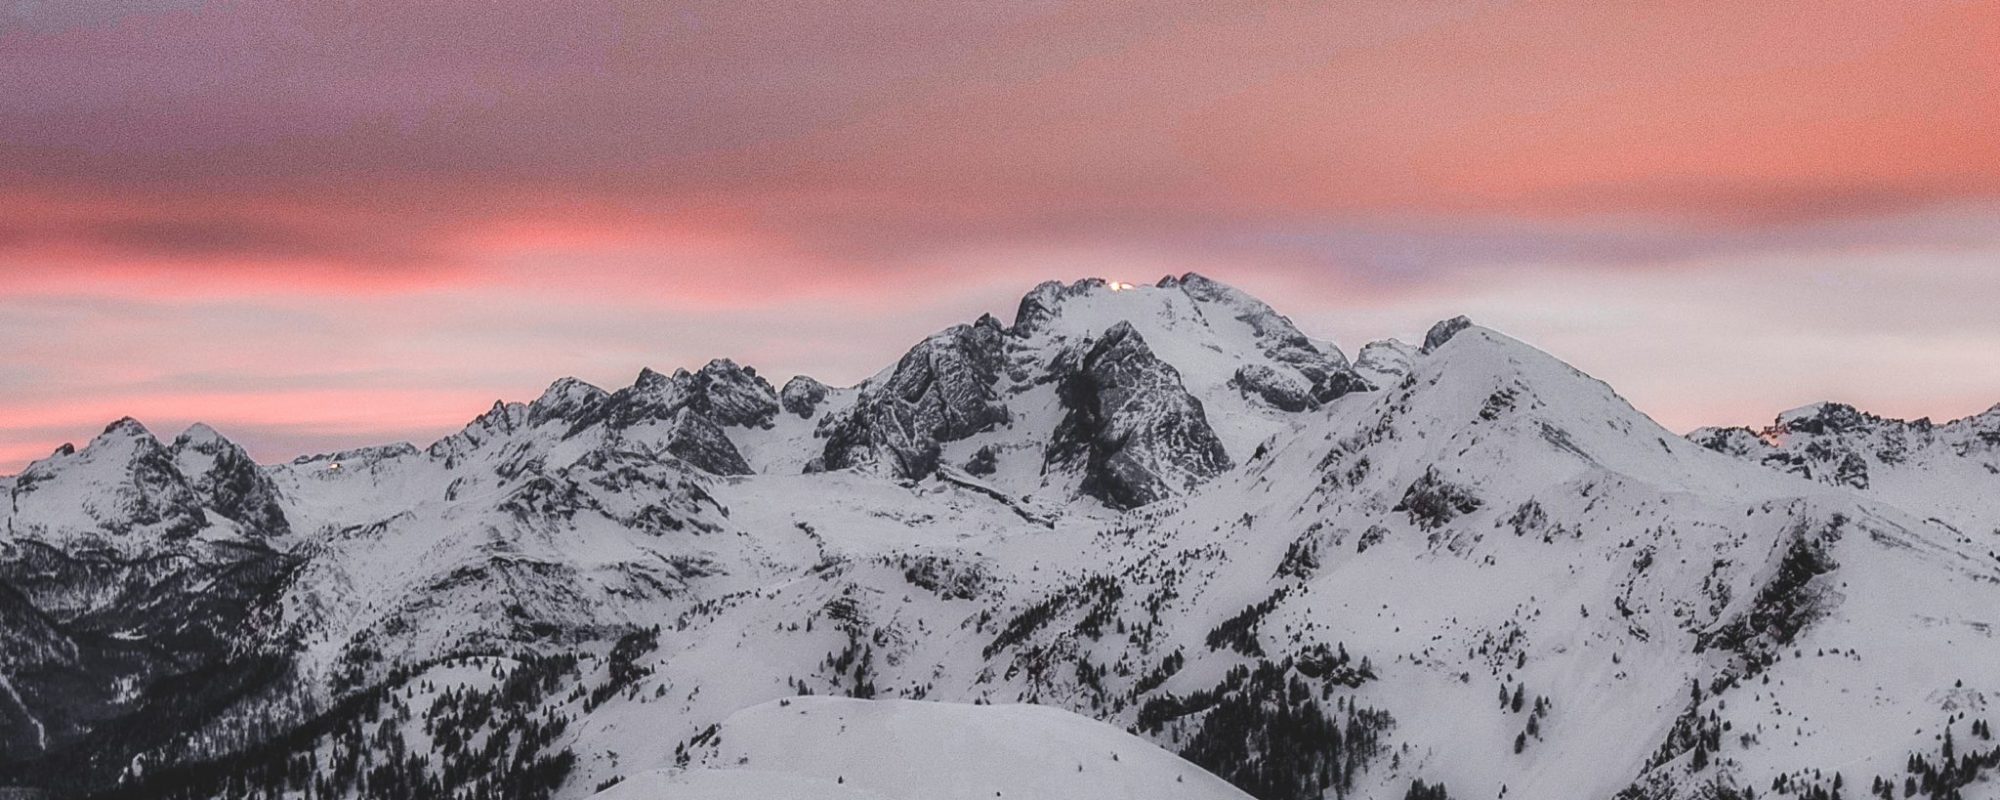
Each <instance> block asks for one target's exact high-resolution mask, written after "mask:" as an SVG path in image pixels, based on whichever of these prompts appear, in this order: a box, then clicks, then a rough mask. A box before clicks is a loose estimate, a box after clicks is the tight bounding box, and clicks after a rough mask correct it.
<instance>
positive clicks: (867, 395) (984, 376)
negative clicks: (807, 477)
mask: <svg viewBox="0 0 2000 800" xmlns="http://www.w3.org/2000/svg"><path fill="white" fill-rule="evenodd" d="M1005 335H1006V334H1005V333H1004V332H1003V331H1002V330H1001V328H1000V323H999V321H998V320H995V319H993V318H992V317H991V316H985V317H981V318H980V319H979V321H978V322H975V323H973V324H971V325H954V326H952V327H950V328H947V329H945V330H943V331H940V332H938V333H936V334H932V335H931V336H930V337H928V338H926V339H924V340H923V341H922V342H919V343H918V344H917V346H915V347H912V348H910V351H909V352H908V353H905V354H903V357H902V358H901V359H899V360H898V361H897V362H896V366H895V369H894V370H893V371H891V372H890V373H889V376H888V377H887V378H885V379H883V380H881V381H879V382H875V383H872V384H870V385H868V386H867V387H866V388H865V389H863V391H862V394H861V397H860V398H859V399H857V400H856V402H855V404H854V406H852V407H850V408H849V409H847V410H846V411H845V412H844V413H841V414H835V415H830V416H828V417H827V418H825V419H823V420H821V421H820V428H819V435H820V436H821V437H822V438H824V439H825V440H826V446H825V447H824V449H823V450H822V451H821V453H820V455H819V456H818V457H816V458H814V459H813V462H812V463H811V464H810V465H809V466H808V469H809V470H811V471H821V470H836V469H846V468H848V467H855V466H862V465H868V464H883V465H888V466H889V467H890V468H891V470H892V471H893V472H894V473H895V474H897V475H899V476H901V477H906V478H920V477H924V476H926V475H929V474H930V472H931V471H932V470H934V469H936V467H937V451H938V445H939V443H941V442H950V441H957V440H959V439H963V438H965V437H967V436H971V435H973V434H975V433H979V432H981V431H985V430H989V429H991V428H993V426H995V425H999V424H1001V423H1003V422H1006V421H1007V420H1008V418H1009V413H1008V410H1007V407H1006V406H1005V405H1004V404H1002V403H1001V402H1000V398H999V396H998V394H996V391H995V387H994V385H995V383H997V382H998V381H999V379H1000V372H1001V369H1002V367H1004V366H1005V362H1006V348H1005V343H1004V341H1003V338H1004V337H1005Z"/></svg>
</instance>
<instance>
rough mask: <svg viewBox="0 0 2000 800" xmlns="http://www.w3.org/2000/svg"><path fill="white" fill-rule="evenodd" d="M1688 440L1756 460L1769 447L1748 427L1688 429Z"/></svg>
mask: <svg viewBox="0 0 2000 800" xmlns="http://www.w3.org/2000/svg"><path fill="white" fill-rule="evenodd" d="M1687 438H1688V441H1690V442H1694V443H1695V444H1698V445H1701V446H1702V447H1706V448H1708V449H1710V450H1714V451H1715V452H1718V453H1721V454H1723V455H1727V456H1736V457H1737V458H1748V459H1750V460H1753V461H1755V460H1758V459H1761V458H1763V457H1764V456H1765V455H1766V454H1767V453H1768V452H1769V451H1770V449H1771V446H1770V445H1769V444H1766V443H1765V442H1764V440H1762V439H1759V438H1757V434H1756V432H1755V431H1752V430H1750V429H1749V428H1698V429H1696V430H1693V431H1689V432H1688V435H1687Z"/></svg>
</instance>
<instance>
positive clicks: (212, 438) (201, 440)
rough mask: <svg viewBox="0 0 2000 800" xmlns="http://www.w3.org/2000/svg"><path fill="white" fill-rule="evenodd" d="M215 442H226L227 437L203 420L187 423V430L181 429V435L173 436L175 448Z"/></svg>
mask: <svg viewBox="0 0 2000 800" xmlns="http://www.w3.org/2000/svg"><path fill="white" fill-rule="evenodd" d="M215 443H222V444H228V443H229V439H228V438H226V437H224V436H223V435H222V434H221V433H219V432H217V431H216V430H215V429H214V428H211V427H209V426H208V424H207V423H205V422H197V423H195V424H193V425H189V426H188V427H187V430H184V431H181V435H179V436H176V437H174V446H175V447H176V448H180V447H189V446H196V447H198V446H203V445H209V444H215Z"/></svg>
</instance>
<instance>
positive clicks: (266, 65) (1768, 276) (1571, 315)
mask: <svg viewBox="0 0 2000 800" xmlns="http://www.w3.org/2000/svg"><path fill="white" fill-rule="evenodd" d="M1996 41H2000V7H1996V6H1994V5H1991V4H1984V3H1957V2H1939V3H1886V2H1847V3H1821V4H1812V5H1809V6H1800V5H1788V4H1741V3H1715V4H1709V3H1688V4H1671V5H1661V4H1652V5H1633V4H1601V3H1537V4H1516V3H1432V4H1411V3H1401V2H1342V3H1325V4H1215V3H1146V4H1138V3H1120V2H1084V3H1057V2H1039V1H1031V2H1022V3H1005V4H993V3H975V2H932V3H858V4H852V3H851V4H794V3H779V2H731V3H722V2H712V3H711V2H677V3H653V2H646V3H638V2H586V3H579V4H567V5H549V4H536V3H523V2H516V0H501V1H500V2H455V1H450V2H436V3H419V4H410V3H391V2H386V1H385V0H353V1H352V2H343V3H320V4H293V3H266V2H244V1H243V0H212V1H208V2H202V1H198V0H111V1H110V2H104V3H88V4H76V3H52V2H42V1H41V0H28V2H19V3H13V4H11V5H8V6H7V7H6V8H4V9H0V97H6V98H8V102H7V103H4V104H0V334H4V335H5V341H6V342H7V343H8V345H9V346H8V348H7V349H6V351H5V352H0V471H6V470H9V469H11V467H12V466H18V464H19V463H20V462H21V460H22V459H23V458H25V457H26V456H22V455H19V454H21V453H29V452H31V451H32V453H33V454H39V453H40V452H42V451H45V450H46V449H47V448H48V447H49V446H53V444H54V443H55V440H57V439H61V438H79V437H83V436H86V435H87V434H88V433H89V432H90V431H91V430H93V429H94V428H95V427H97V426H100V425H101V424H102V422H103V421H104V420H101V419H97V418H96V417H98V416H104V415H106V414H110V415H112V416H116V415H117V414H124V413H133V414H139V415H141V416H142V417H147V415H148V414H150V415H151V417H158V418H160V420H161V422H162V424H164V423H166V422H172V423H175V424H178V423H179V422H181V421H185V420H191V419H193V418H196V417H200V418H204V419H207V420H208V421H210V422H213V423H215V424H217V425H218V426H219V427H221V428H222V429H223V430H225V431H226V432H230V433H233V434H237V435H242V436H246V438H247V439H248V440H250V441H252V443H253V444H256V445H257V446H258V450H257V452H258V454H259V455H260V456H264V457H288V456H290V455H292V454H294V453H296V452H297V451H299V450H300V449H312V448H318V447H323V446H325V445H327V444H329V443H334V442H344V443H347V444H363V443H369V442H372V441H375V440H377V439H384V438H400V437H403V436H406V435H413V434H415V433H422V432H430V433H431V434H434V433H442V432H443V431H444V430H445V429H447V428H449V427H450V423H452V422H454V421H456V420H458V419H460V418H463V417H467V416H470V415H471V414H473V413H476V412H477V411H478V410H479V408H481V407H482V406H483V405H484V403H486V402H488V401H490V400H491V399H492V397H493V396H503V397H527V396H531V395H532V394H533V393H535V392H536V391H538V389H539V387H540V385H541V384H542V383H545V382H546V381H547V380H548V379H551V378H554V377H557V376H559V375H563V374H570V373H576V374H580V375H582V376H583V377H585V378H587V379H590V380H594V381H599V382H604V383H610V384H616V383H620V382H623V381H627V380H629V378H630V374H631V373H633V372H636V370H637V368H638V367H639V366H641V365H647V364H650V365H653V366H656V367H671V366H680V365H693V364H698V363H700V361H702V360H705V359H707V358H709V357H713V356H718V355H731V356H735V357H737V358H739V359H742V360H745V361H750V362H752V363H759V364H763V365H766V369H767V370H768V371H771V372H773V373H781V374H789V373H790V372H793V371H797V372H813V373H816V374H820V375H822V376H823V377H826V378H829V379H831V380H835V381H849V380H855V379H858V378H860V377H861V376H863V375H865V374H866V373H867V372H869V371H872V370H873V369H874V368H876V367H878V366H880V365H882V364H884V363H887V362H888V361H889V360H890V359H893V358H894V357H895V356H896V354H897V353H898V352H900V349H901V348H902V347H903V346H904V345H906V344H907V343H908V342H910V341H913V340H914V339H916V338H917V337H919V336H921V335H923V334H924V333H926V332H928V331H929V330H931V329H934V328H936V327H939V326H942V325H944V324H948V323H950V322H953V321H957V320H961V319H966V318H969V317H970V316H972V315H975V314H977V313H979V312H981V311H994V312H996V313H1000V314H1001V315H1002V316H1003V317H1004V316H1007V314H1008V313H1010V312H1011V306H1012V302H1013V300H1014V298H1016V297H1018V295H1019V294H1020V293H1021V292H1022V291H1024V290H1025V289H1026V288H1027V287H1028V286H1030V285H1032V284H1033V283H1034V282H1036V281H1039V280H1042V279H1045V278H1049V277H1071V278H1073V277H1080V276H1083V275H1091V274H1102V275H1109V276H1114V277H1122V278H1126V279H1137V280H1144V279H1150V278H1152V277H1154V276H1156V275H1157V274H1161V273H1165V272H1179V271H1185V270H1189V269H1194V270H1199V271H1203V272H1206V273H1210V274H1214V275H1216V276H1218V277H1221V278H1223V279H1225V280H1231V281H1235V282H1238V283H1241V284H1243V285H1245V286H1246V287H1247V288H1250V289H1252V290H1259V291H1262V292H1263V293H1265V294H1267V295H1269V296H1270V298H1271V299H1272V300H1273V301H1274V302H1276V303H1277V304H1278V305H1279V306H1280V307H1281V308H1283V309H1284V310H1287V311H1291V312H1294V313H1295V315H1297V316H1300V317H1302V318H1304V319H1309V320H1311V321H1313V322H1314V323H1316V324H1317V328H1318V330H1320V331H1323V332H1326V333H1329V334H1337V335H1338V336H1339V337H1340V339H1341V341H1342V343H1343V344H1345V345H1347V346H1349V348H1350V349H1351V348H1352V347H1354V346H1357V345H1358V344H1359V343H1360V341H1359V340H1360V339H1364V338H1372V337H1374V336H1380V335H1389V334H1401V335H1411V334H1414V333H1417V332H1420V330H1421V326H1422V324H1423V323H1425V322H1427V321H1428V320H1427V319H1423V317H1425V316H1443V315H1445V314H1448V313H1457V312H1458V311H1472V312H1474V313H1476V314H1478V315H1480V316H1482V317H1487V318H1489V319H1491V320H1492V321H1493V322H1495V323H1496V324H1499V325H1500V326H1501V327H1503V328H1504V329H1507V330H1509V331H1510V332H1513V333H1516V334H1517V335H1520V336H1522V337H1523V338H1527V339H1529V340H1531V341H1536V342H1538V343H1541V344H1544V345H1546V346H1547V347H1548V348H1549V349H1551V350H1552V351H1554V352H1556V353H1557V354H1559V355H1563V356H1565V357H1569V358H1572V359H1574V360H1577V361H1578V363H1579V364H1580V365H1582V366H1585V367H1586V368H1588V369H1592V370H1593V371H1597V372H1599V373H1600V374H1602V375H1603V376H1604V377H1606V378H1607V379H1611V380H1612V381H1613V383H1614V384H1617V385H1619V386H1621V388H1622V387H1632V388H1631V389H1630V391H1631V393H1632V396H1633V397H1634V398H1635V399H1636V400H1639V401H1641V402H1640V405H1641V406H1642V407H1643V408H1646V409H1647V410H1649V411H1653V412H1654V413H1656V414H1659V415H1660V416H1661V417H1662V418H1663V419H1667V420H1668V421H1670V422H1672V423H1674V424H1676V425H1683V426H1685V425H1688V424H1693V423H1695V422H1698V421H1708V420H1714V419H1718V418H1724V417H1726V418H1727V419H1726V420H1724V421H1750V420H1753V419H1756V418H1759V417H1761V416H1763V415H1766V414H1768V412H1770V411H1772V410H1775V409H1774V408H1770V407H1769V406H1770V405H1772V404H1773V403H1776V402H1789V401H1788V400H1787V398H1792V397H1794V396H1795V395H1798V394H1801V393H1802V392H1803V391H1804V390H1805V389H1806V388H1811V389H1814V390H1819V391H1822V392H1828V393H1831V392H1833V391H1834V390H1836V389H1838V390H1840V391H1842V392H1845V393H1848V394H1851V395H1852V396H1853V397H1855V399H1857V400H1863V401H1872V402H1873V403H1874V404H1875V405H1876V407H1878V408H1880V409H1881V410H1884V411H1889V412H1893V413H1905V414H1912V415H1914V414H1918V413H1929V414H1935V415H1940V416H1942V415H1947V414H1950V413H1956V412H1958V411H1963V410H1966V407H1967V406H1968V405H1969V404H1971V403H1973V402H1975V400H1974V398H1977V397H1978V396H1980V395H1981V394H1984V395H1989V396H1991V399H1992V400H2000V363H1996V362H1997V361H2000V359H1996V358H1994V357H1992V356H1985V357H1982V355H1983V354H1984V353H1995V352H2000V332H1995V331H1993V330H1992V328H1991V326H1990V325H1987V324H1984V323H1982V322H1981V318H1980V317H1978V316H1977V314H1978V313H1979V312H1978V310H1977V309H1976V308H1972V307H1968V306H1967V305H1966V301H1965V300H1964V298H1967V297H1977V296H1980V295H1979V292H1986V294H1985V295H1983V296H1984V297H1988V298H1990V297H1993V296H1996V295H1995V294H1994V292H1995V291H1996V290H1997V289H2000V287H1994V286H1993V285H1992V284H1991V281H1990V280H1989V279H1988V278H1987V277H1986V275H1987V273H1989V272H1991V271H1992V270H1990V269H1988V268H1985V267H1984V266H1982V265H1987V264H1991V263H1992V262H1991V261H1990V260H1982V259H1990V257H1991V256H1992V255H1993V254H1995V253H1996V252H2000V211H1996V209H2000V125H1996V124H1995V123H1996V122H2000V52H1996V50H1995V45H1994V42H1996ZM1632 298H1642V299H1643V301H1639V300H1634V299H1632ZM1746 298H1747V299H1746ZM1822 309H1824V310H1826V311H1825V313H1824V314H1821V312H1820V311H1819V310H1822ZM1836 310H1837V311H1836ZM1800 315H1806V316H1804V317H1801V316H1800ZM1814 315H1818V316H1814ZM1774 326H1792V327H1788V328H1784V327H1774ZM1309 327H1310V326H1309ZM1787 337H1789V338H1787ZM1814 337H1819V338H1814ZM1675 340H1679V341H1682V342H1684V343H1685V348H1686V350H1688V351H1695V350H1697V349H1698V348H1714V349H1719V350H1722V351H1725V352H1724V353H1723V354H1721V355H1718V356H1714V357H1713V360H1710V361H1708V362H1706V363H1703V362H1702V361H1701V360H1700V359H1698V358H1696V357H1693V356H1678V355H1677V356H1673V357H1668V356H1667V355H1659V354H1656V355H1657V357H1649V358H1646V359H1643V362H1644V363H1635V360H1634V359H1624V360H1621V359H1620V358H1618V357H1617V356H1616V355H1615V353H1616V352H1618V350H1617V349H1616V347H1614V345H1616V346H1618V347H1627V348H1630V349H1629V350H1628V351H1626V352H1641V351H1644V350H1645V349H1646V348H1649V347H1663V345H1660V344H1658V343H1661V342H1668V341H1675ZM1752 341H1754V342H1757V343H1758V345H1757V346H1760V347H1772V348H1781V349H1782V350H1783V352H1785V353H1786V354H1787V357H1788V359H1790V360H1788V361H1786V362H1784V363H1783V364H1782V365H1780V366H1774V367H1769V368H1767V369H1764V370H1758V369H1754V368H1750V367H1746V366H1728V364H1730V363H1733V362H1729V361H1728V358H1729V357H1730V356H1729V354H1728V353H1727V352H1726V351H1728V350H1729V349H1730V348H1732V347H1740V346H1745V345H1743V344H1742V343H1744V342H1752ZM1982 348H1985V349H1983V350H1982ZM1676 352H1678V351H1676ZM1940 359H1954V360H1955V361H1954V362H1953V363H1954V364H1955V365H1956V366H1955V367H1954V368H1953V369H1950V370H1947V371H1948V372H1949V375H1946V376H1941V377H1940V376H1933V377H1932V378H1930V379H1925V378H1924V377H1923V376H1921V375H1918V374H1914V373H1913V371H1914V370H1916V369H1917V368H1918V366H1921V367H1923V368H1925V369H1930V368H1934V367H1936V368H1942V366H1943V364H1942V362H1941V361H1940ZM1773 363H1775V362H1773ZM1870 382H1873V383H1870ZM1864 385H1868V386H1874V387H1876V388H1865V389H1864V388H1862V387H1863V386H1864ZM1648 387H1652V388H1648ZM1680 387H1685V388H1687V389H1688V391H1687V392H1686V393H1685V394H1682V395H1677V394H1675V393H1673V392H1670V391H1668V390H1669V389H1676V388H1680ZM1797 399H1798V401H1799V402H1803V401H1804V400H1807V399H1817V398H1812V397H1798V398H1797ZM114 409H116V411H115V413H113V412H114ZM204 409H209V410H208V411H206V412H204ZM1975 410H1976V409H1975ZM151 417H147V418H148V419H149V421H150V420H151ZM107 419H108V417H107ZM156 427H158V426H156ZM60 431H75V433H70V434H64V435H62V436H55V435H54V434H56V433H58V432H60ZM244 431H248V433H244Z"/></svg>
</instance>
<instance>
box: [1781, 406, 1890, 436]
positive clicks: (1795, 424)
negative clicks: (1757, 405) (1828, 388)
mask: <svg viewBox="0 0 2000 800" xmlns="http://www.w3.org/2000/svg"><path fill="white" fill-rule="evenodd" d="M1888 421H1889V420H1885V419H1883V418H1881V417H1878V416H1875V415H1874V414H1869V413H1866V412H1863V411H1861V410H1860V409H1857V408H1855V407H1854V406H1851V405H1848V404H1846V403H1813V404H1811V405H1807V406H1800V407H1798V408H1794V409H1792V410H1790V411H1786V412H1785V413H1783V414H1779V415H1778V419H1777V422H1776V423H1775V424H1774V425H1772V430H1774V431H1781V432H1786V433H1829V434H1835V433H1846V432H1849V431H1856V430H1862V429H1865V428H1869V427H1873V426H1875V425H1879V424H1882V423H1884V422H1888ZM1923 424H1924V425H1925V426H1928V425H1929V422H1928V421H1927V420H1926V421H1923Z"/></svg>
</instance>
